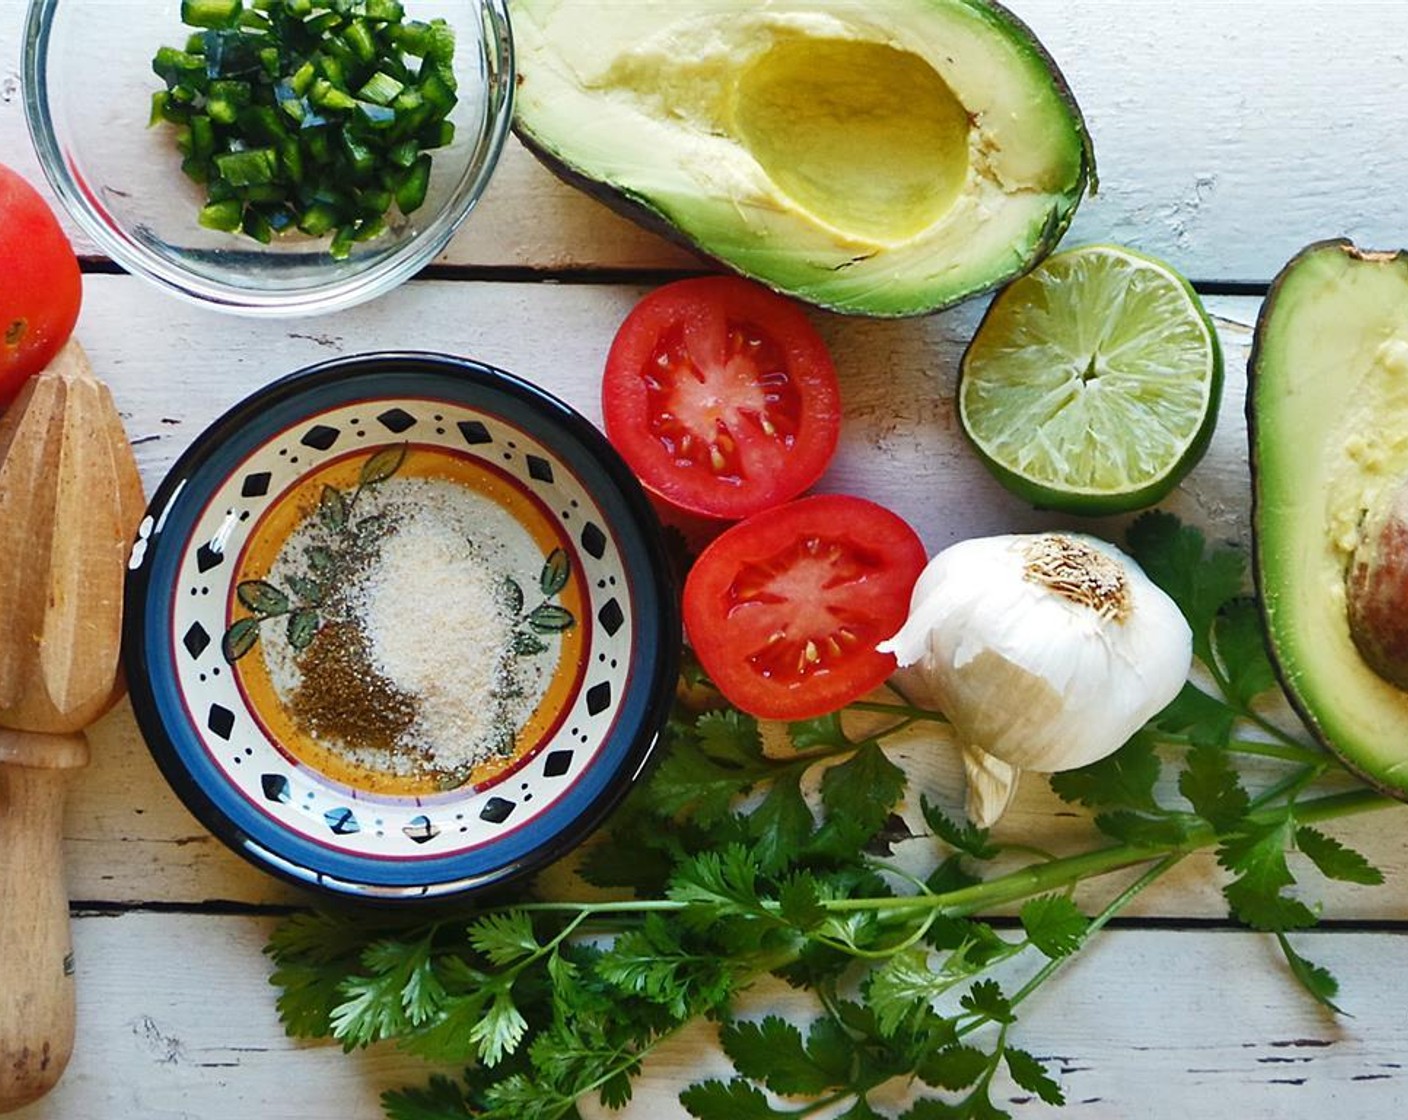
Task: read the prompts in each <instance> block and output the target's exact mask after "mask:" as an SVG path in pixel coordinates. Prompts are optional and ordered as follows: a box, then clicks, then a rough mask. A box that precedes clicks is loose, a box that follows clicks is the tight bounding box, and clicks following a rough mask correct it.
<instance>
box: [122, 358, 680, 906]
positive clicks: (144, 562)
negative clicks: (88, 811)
mask: <svg viewBox="0 0 1408 1120" xmlns="http://www.w3.org/2000/svg"><path fill="white" fill-rule="evenodd" d="M397 374H418V375H427V374H428V375H431V376H437V377H440V376H443V377H445V378H446V384H447V385H450V384H457V385H459V386H461V387H468V388H469V389H470V390H473V389H482V388H489V389H492V390H494V391H497V392H500V393H503V394H506V395H508V396H509V397H511V398H513V399H515V400H516V401H517V402H520V403H522V404H523V405H526V406H527V407H528V408H529V409H530V410H532V411H533V412H535V413H536V414H538V415H539V416H540V417H541V418H542V419H543V420H544V422H545V423H547V424H550V425H552V426H555V427H556V428H558V429H560V430H561V431H562V432H563V433H564V435H566V436H567V438H568V439H569V440H571V441H575V442H576V443H577V444H578V445H579V446H580V448H581V449H582V451H583V452H584V453H585V456H586V457H587V458H588V459H590V460H591V461H593V462H594V464H595V465H596V466H597V467H598V468H600V469H601V471H602V472H603V473H604V474H605V475H606V477H607V479H608V481H609V484H610V485H612V486H613V487H614V488H615V490H616V491H617V493H616V495H615V498H617V499H618V500H619V501H620V502H621V503H622V505H623V506H624V508H625V511H626V517H627V519H628V521H629V528H630V529H631V530H632V531H633V532H634V533H635V534H636V535H637V538H638V541H637V543H638V544H639V545H640V547H641V548H642V550H643V555H642V559H643V561H644V570H645V571H646V572H648V573H649V574H650V575H651V576H652V577H653V586H651V587H650V588H648V589H646V590H647V591H648V595H647V598H649V599H651V600H652V601H653V604H654V605H655V607H656V608H657V612H656V613H653V614H651V615H650V616H648V617H645V618H644V621H645V622H646V623H647V624H649V625H652V626H653V627H654V628H655V629H654V631H653V634H654V635H655V636H654V641H653V647H654V656H653V657H649V658H643V659H642V664H644V665H645V666H647V667H648V669H649V674H648V678H647V679H643V680H642V681H641V684H640V692H639V695H640V696H641V698H642V699H641V703H640V711H641V715H640V719H639V721H638V725H637V726H636V727H635V729H634V733H633V734H632V736H631V741H630V742H629V743H628V744H627V746H626V748H625V750H624V752H623V753H622V754H621V756H620V758H619V760H618V762H617V763H616V765H615V768H614V771H613V772H612V773H611V774H610V775H609V776H608V777H607V779H606V780H605V782H604V784H603V785H602V788H601V789H600V790H599V792H597V793H596V795H595V796H594V797H593V798H592V799H591V800H590V802H589V803H588V804H587V805H585V806H584V807H583V808H582V810H581V811H580V812H578V813H577V814H576V816H575V817H573V818H572V819H571V821H570V822H569V823H568V824H566V825H564V826H562V827H559V828H558V829H556V831H554V832H552V834H551V835H549V836H547V837H546V838H545V839H544V840H543V841H541V842H538V843H536V844H535V845H533V846H532V847H531V848H530V849H529V850H528V851H527V852H525V853H522V854H520V855H518V856H517V857H515V858H513V859H511V860H509V861H508V862H506V863H503V864H501V865H500V866H498V867H497V868H496V869H494V870H492V871H488V872H479V873H476V874H473V875H467V876H458V875H455V874H447V875H440V876H438V877H437V878H436V880H435V881H434V882H431V883H416V884H410V883H395V884H387V883H379V882H372V881H361V880H358V879H357V878H356V877H355V876H352V877H349V876H347V875H345V874H335V873H327V872H325V871H323V870H320V869H319V868H318V867H316V866H312V865H311V862H310V861H298V860H293V859H290V858H289V857H288V856H286V855H283V854H281V853H278V852H272V851H269V850H268V849H267V848H266V847H265V846H264V845H262V844H260V843H259V842H258V841H257V840H256V839H254V838H251V837H250V836H249V835H248V834H247V832H246V831H245V830H244V829H242V828H241V827H240V826H239V825H238V824H237V823H236V822H235V821H234V820H233V819H232V818H231V816H230V814H229V813H227V811H226V810H225V809H223V808H222V807H221V806H220V804H219V803H218V802H217V800H216V799H215V798H214V797H212V795H211V793H210V792H208V791H207V790H206V789H205V788H204V787H202V786H201V785H200V784H199V782H197V781H196V780H195V778H194V777H193V776H192V774H191V773H190V771H189V769H188V768H187V766H186V765H185V764H184V762H183V761H182V759H181V757H180V751H179V749H178V747H177V745H176V743H175V742H174V741H173V738H172V735H171V732H170V731H169V730H168V727H167V723H166V720H165V718H164V717H163V714H162V709H161V705H160V703H159V702H158V699H157V696H156V693H155V688H154V685H153V682H152V678H151V673H150V664H151V661H150V651H149V648H148V644H149V642H151V641H154V640H164V637H165V636H164V634H153V633H149V630H150V625H149V624H150V622H151V620H150V618H149V615H150V613H151V611H152V610H153V609H154V606H153V603H154V600H153V599H152V596H153V595H158V596H159V594H160V590H159V589H157V588H153V587H152V586H151V578H150V577H151V571H152V568H153V566H154V557H155V556H156V555H158V553H159V550H160V549H161V547H162V530H161V528H160V527H159V526H160V525H161V524H162V523H163V522H164V520H166V519H167V518H169V516H170V514H171V511H172V509H173V507H177V506H186V505H190V504H193V503H194V504H197V505H198V504H201V503H203V502H204V501H205V500H206V498H207V497H208V494H207V493H205V492H204V491H194V490H192V489H191V488H189V487H188V486H187V481H188V480H189V478H190V477H191V476H192V475H193V474H194V472H195V471H196V470H198V469H199V468H200V467H201V466H202V464H204V463H205V462H206V461H207V460H208V459H210V458H211V457H212V455H214V454H216V453H217V452H218V450H219V449H220V447H221V446H222V444H223V443H224V442H225V440H226V439H228V438H229V437H230V436H231V435H232V434H233V433H235V432H237V431H239V430H241V429H242V428H244V427H245V426H246V425H247V424H249V423H250V422H251V421H252V420H253V419H254V418H255V417H258V416H267V415H268V414H270V413H271V412H273V411H274V410H280V409H283V408H287V407H288V406H289V405H290V404H293V403H296V402H297V401H298V400H299V398H300V397H302V396H303V395H304V394H306V393H308V392H310V391H313V390H316V389H318V388H320V387H323V386H327V385H328V384H330V383H333V382H343V381H347V380H350V379H352V378H354V377H369V376H370V377H377V378H383V377H388V376H391V377H394V376H395V375H397ZM383 396H384V399H386V400H388V401H393V400H395V399H396V395H395V393H394V391H388V392H386V393H385V394H383ZM294 422H296V420H295V421H294ZM183 543H184V541H177V542H175V545H174V546H175V547H180V546H181V545H182V544H183ZM156 601H158V602H159V599H158V600H156ZM682 636H683V628H682V622H681V618H680V610H679V596H678V588H677V586H676V582H675V577H674V573H673V569H672V565H671V563H670V560H669V552H668V549H667V548H666V545H665V540H664V535H663V532H662V529H661V526H660V522H659V519H658V517H657V515H656V512H655V509H654V507H653V505H652V504H651V502H650V499H649V497H648V496H647V495H646V492H645V490H644V488H643V487H642V486H641V484H640V481H639V480H638V479H637V478H636V476H635V474H634V473H633V472H632V471H631V470H630V468H629V467H628V466H627V464H626V463H625V461H624V460H623V459H622V458H621V456H620V454H619V453H618V452H617V451H616V449H615V448H614V447H613V446H612V445H611V443H610V442H609V441H608V440H607V439H606V437H605V435H604V434H603V433H602V432H601V431H600V430H599V429H598V428H597V427H596V426H595V425H594V424H592V423H591V421H589V420H587V419H586V417H584V416H583V415H582V414H581V413H579V412H577V411H576V410H575V409H574V408H572V407H571V406H570V405H568V404H566V403H565V402H563V401H562V400H560V399H558V398H557V397H556V396H554V395H553V394H551V393H549V392H548V391H546V390H545V389H543V388H541V387H540V386H537V385H535V384H533V383H532V382H531V381H528V380H526V379H524V378H521V377H518V376H516V375H514V374H511V373H508V372H507V371H505V370H502V369H499V368H497V367H495V366H491V365H487V364H485V363H482V362H478V361H475V360H473V359H470V358H464V357H459V356H456V355H450V354H443V353H436V352H430V351H415V350H402V351H378V352H372V353H364V354H354V355H344V356H341V357H337V358H332V359H329V360H327V361H323V362H319V363H316V364H314V365H311V366H306V367H303V368H301V369H298V370H295V371H293V372H292V373H289V374H286V375H284V376H283V377H280V378H278V379H277V380H275V381H273V382H270V383H269V384H268V385H266V386H264V387H263V388H261V389H259V390H257V391H255V392H254V393H252V394H250V395H249V396H247V397H245V398H244V399H243V400H241V401H239V402H237V403H236V404H235V405H234V406H232V407H231V408H230V409H229V410H227V411H226V412H225V413H224V414H223V415H222V416H220V417H219V418H218V419H216V420H215V421H214V422H213V423H211V424H210V425H209V426H208V427H207V428H206V429H205V430H204V431H203V432H202V433H201V434H200V435H198V436H197V437H196V439H195V440H194V441H193V442H192V443H191V445H190V446H189V447H188V448H187V449H186V450H185V451H184V452H183V453H182V454H181V456H180V457H179V458H178V459H177V460H176V462H175V463H174V464H173V465H172V467H171V469H170V470H169V471H168V472H167V474H166V476H165V477H164V478H163V480H162V482H161V483H160V484H159V485H158V487H157V489H156V491H155V493H154V494H153V495H152V497H151V499H150V501H149V503H148V507H147V512H146V517H145V519H144V521H143V532H142V534H141V535H140V536H139V539H138V542H137V546H136V548H135V549H134V558H133V560H132V562H131V563H130V564H129V566H128V571H127V578H126V583H125V587H124V603H123V636H122V660H123V668H124V671H125V674H126V678H127V686H128V694H129V697H130V700H131V704H132V708H133V713H134V715H135V717H136V721H137V725H138V728H139V730H140V731H141V733H142V737H143V739H144V741H145V742H146V744H147V747H148V750H149V752H150V753H151V755H152V758H153V760H154V761H155V762H156V764H157V767H158V769H159V770H160V771H161V773H162V775H163V777H164V778H165V779H166V781H167V782H168V784H169V785H170V786H171V788H172V790H173V791H174V792H175V793H176V795H177V796H178V798H179V799H180V800H181V801H182V803H183V804H184V805H185V806H186V808H187V809H188V810H189V811H190V812H191V813H192V815H193V816H195V817H196V819H197V820H198V821H200V823H201V824H202V825H204V826H205V827H206V828H207V829H208V830H209V831H210V832H211V833H212V834H213V835H214V836H216V838H217V839H219V840H220V841H221V842H223V843H224V844H225V845H226V846H228V847H229V848H230V849H231V850H233V851H234V852H236V853H237V854H238V855H240V856H242V857H243V858H244V859H246V860H247V861H249V862H250V863H252V864H253V865H254V866H256V867H259V868H260V869H262V870H264V871H266V872H268V873H270V874H273V875H275V876H276V877H278V878H281V879H284V880H286V881H288V882H291V883H294V884H296V885H298V886H302V887H311V888H313V889H316V890H318V891H320V892H322V893H324V894H330V895H333V896H337V897H341V898H350V899H355V900H359V901H369V902H390V903H404V902H415V901H420V900H428V901H444V900H446V899H451V898H454V897H459V896H464V895H469V894H474V893H479V892H482V891H484V890H486V889H489V888H492V887H498V886H502V885H504V884H505V883H508V882H511V881H514V880H518V879H521V878H523V877H526V876H527V875H530V874H531V873H533V872H535V871H538V870H541V869H542V868H543V867H545V866H547V865H548V864H550V863H553V862H555V861H557V860H559V859H561V858H562V857H563V856H565V855H567V854H568V853H569V852H570V851H572V850H573V849H575V848H576V847H577V846H578V845H580V844H581V842H582V841H583V840H585V839H586V838H587V836H588V835H590V833H591V832H593V831H594V830H595V829H596V828H597V827H599V826H600V825H601V823H602V822H603V821H604V820H605V819H606V817H607V816H609V815H610V813H611V811H612V810H613V809H615V808H616V806H617V805H618V804H619V803H620V801H621V800H622V799H623V798H624V797H625V795H626V794H627V793H628V792H629V790H630V788H631V787H632V786H633V784H634V782H635V781H636V780H637V779H638V778H639V776H640V774H641V773H642V771H643V770H644V768H645V766H646V764H647V762H648V761H649V760H650V758H651V756H652V755H653V753H654V750H655V747H656V745H657V744H658V742H659V741H660V738H661V735H662V732H663V729H664V726H665V722H666V720H667V719H668V717H669V713H670V710H671V707H672V704H673V700H674V695H675V688H676V684H677V680H678V675H679V666H680V658H681V651H682ZM646 644H647V645H650V644H652V643H646ZM621 733H622V732H621V731H620V730H619V729H618V730H617V731H615V732H613V735H616V734H621ZM626 733H631V729H627V731H626ZM290 835H292V834H290ZM299 847H302V845H299ZM462 858H463V857H458V856H448V857H444V858H443V859H442V860H440V861H439V862H438V864H435V863H432V864H428V865H427V866H441V867H449V866H451V865H453V864H454V863H455V862H456V861H457V860H460V859H462ZM344 862H354V863H355V862H362V861H359V860H355V859H349V860H348V861H344ZM377 863H378V861H376V860H367V861H365V864H366V866H368V867H372V866H375V865H376V864H377Z"/></svg>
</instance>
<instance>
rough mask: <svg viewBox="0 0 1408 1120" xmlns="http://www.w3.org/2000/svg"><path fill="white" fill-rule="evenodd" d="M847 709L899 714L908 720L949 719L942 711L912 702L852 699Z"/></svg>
mask: <svg viewBox="0 0 1408 1120" xmlns="http://www.w3.org/2000/svg"><path fill="white" fill-rule="evenodd" d="M846 708H847V710H848V711H853V712H876V713H878V714H880V715H888V716H901V717H903V718H904V719H905V720H907V721H910V722H920V721H924V722H928V723H943V724H947V723H948V722H949V719H948V717H947V716H946V715H944V714H943V712H939V711H935V710H934V709H932V708H920V707H918V706H916V705H914V704H900V703H893V702H891V701H888V700H852V701H851V702H850V703H849V704H847V705H846Z"/></svg>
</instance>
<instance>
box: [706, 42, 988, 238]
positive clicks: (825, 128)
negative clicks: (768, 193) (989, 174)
mask: <svg viewBox="0 0 1408 1120" xmlns="http://www.w3.org/2000/svg"><path fill="white" fill-rule="evenodd" d="M733 124H734V127H735V128H736V130H737V133H738V136H739V139H740V140H741V141H742V143H743V146H744V147H745V148H746V149H747V150H748V151H749V152H750V154H751V155H752V156H753V158H754V159H756V160H757V161H758V164H759V166H760V167H761V168H762V169H763V171H764V172H765V173H766V174H767V176H768V177H769V178H770V179H771V180H772V181H773V182H774V183H775V184H776V186H777V187H778V189H779V190H780V191H782V192H783V193H785V194H786V195H787V196H788V197H790V198H791V199H792V200H793V202H795V203H796V204H797V206H799V207H801V208H803V209H805V210H807V211H809V212H810V213H811V214H813V215H814V216H815V217H816V218H817V219H818V220H820V221H823V222H825V223H826V224H828V225H830V226H832V227H834V228H835V229H837V230H840V231H842V232H844V233H847V234H850V235H852V236H854V237H858V238H863V239H867V240H874V241H878V242H882V243H883V242H896V241H902V240H904V239H906V238H910V237H913V236H915V235H916V234H918V233H920V232H922V231H923V230H925V229H927V228H928V227H929V226H931V225H933V224H934V223H935V222H936V221H938V220H939V219H940V218H941V217H943V215H944V214H945V213H946V212H947V211H948V209H949V208H950V207H951V206H952V205H953V203H954V201H955V200H956V199H957V198H958V195H959V192H960V191H961V189H962V187H963V181H964V179H965V178H966V176H967V174H968V140H969V135H968V134H969V130H970V122H969V118H968V112H967V110H965V109H964V107H963V105H962V103H961V102H960V101H959V100H958V98H957V97H956V96H955V95H954V93H953V91H952V90H951V89H950V88H949V87H948V84H947V83H946V82H945V81H944V80H943V78H942V77H940V76H939V75H938V74H937V73H936V72H935V71H934V69H933V67H931V66H930V65H929V64H928V63H926V62H925V61H924V60H923V59H921V58H919V57H918V56H916V55H914V54H910V53H908V52H905V51H901V50H897V49H896V48H894V47H892V46H889V45H887V44H884V43H871V42H861V41H851V40H842V39H807V38H799V39H790V40H789V39H784V40H780V41H778V42H777V43H775V44H774V45H773V46H772V47H771V48H770V49H768V50H767V51H766V52H765V53H763V54H762V55H760V56H759V57H758V58H757V59H756V60H755V61H754V62H753V63H752V65H751V66H749V67H748V68H747V69H746V70H744V71H743V72H742V74H741V75H740V76H739V79H738V83H737V86H736V88H735V91H734V100H733Z"/></svg>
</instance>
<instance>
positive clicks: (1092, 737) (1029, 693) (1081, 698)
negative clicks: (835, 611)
mask: <svg viewBox="0 0 1408 1120" xmlns="http://www.w3.org/2000/svg"><path fill="white" fill-rule="evenodd" d="M879 649H880V650H881V652H888V653H893V654H894V655H895V658H896V660H897V661H898V662H899V664H900V665H901V666H902V667H905V666H907V667H908V668H907V669H906V670H904V671H903V672H901V674H899V675H898V676H897V677H896V684H897V685H898V687H899V688H900V690H901V691H902V692H905V693H906V694H907V695H909V696H910V697H911V698H912V699H915V700H917V701H920V700H922V701H927V702H930V703H932V704H934V705H935V706H937V707H938V708H939V710H940V711H942V712H943V713H944V714H945V715H946V716H947V717H948V719H949V720H950V722H951V723H952V724H953V728H954V732H955V734H956V735H957V737H958V739H959V742H960V743H962V744H963V746H964V749H965V757H964V763H965V768H966V770H967V774H968V782H969V799H968V813H969V816H970V817H972V818H973V819H974V821H975V822H976V823H978V824H980V825H988V824H991V823H992V822H993V821H995V820H996V819H997V817H998V816H999V815H1001V813H1002V811H1003V809H1005V808H1006V805H1007V802H1008V801H1009V800H1010V797H1011V794H1012V791H1013V789H1014V788H1015V784H1016V780H1017V776H1018V772H1019V771H1021V770H1037V771H1043V772H1052V771H1057V770H1071V769H1074V768H1076V767H1078V766H1084V765H1086V764H1088V763H1091V762H1094V761H1096V760H1097V759H1100V758H1104V757H1105V756H1106V755H1108V754H1111V753H1112V752H1114V751H1115V750H1117V749H1118V748H1119V747H1120V746H1122V745H1123V744H1124V743H1125V742H1126V740H1128V739H1129V737H1130V736H1131V735H1133V734H1134V732H1135V731H1137V730H1138V729H1139V728H1140V727H1141V726H1143V724H1144V722H1145V721H1146V720H1148V719H1149V718H1150V717H1151V716H1153V715H1154V714H1155V713H1156V712H1158V711H1159V709H1161V708H1162V707H1164V705H1166V704H1167V703H1168V702H1169V701H1170V700H1172V699H1173V698H1174V697H1175V696H1176V695H1177V694H1178V692H1179V690H1180V689H1181V688H1182V686H1183V682H1184V681H1185V680H1186V679H1187V677H1188V670H1189V667H1190V666H1191V664H1192V654H1193V639H1192V632H1191V631H1190V630H1189V628H1188V623H1187V622H1186V621H1185V620H1184V618H1183V615H1182V613H1181V612H1180V611H1179V609H1178V607H1177V606H1176V605H1175V604H1174V602H1173V600H1171V599H1170V598H1169V597H1168V596H1167V595H1165V594H1164V592H1163V591H1162V590H1160V589H1159V588H1158V587H1157V586H1155V584H1154V583H1153V582H1151V581H1150V580H1149V578H1148V577H1147V576H1146V575H1145V574H1144V573H1143V571H1141V570H1140V569H1139V567H1138V565H1136V564H1135V563H1134V561H1133V560H1131V559H1130V558H1129V557H1127V556H1125V555H1124V553H1122V552H1121V551H1120V550H1119V549H1117V548H1115V547H1114V546H1113V545H1110V544H1107V543H1105V542H1104V541H1101V540H1097V539H1096V538H1094V537H1090V536H1086V535H1084V534H1079V533H1038V534H1032V535H1009V536H998V537H983V538H978V539H975V540H968V541H963V542H961V543H959V544H956V545H953V546H951V547H950V548H946V549H944V550H943V551H942V552H940V553H939V554H938V555H937V556H935V557H934V558H933V559H932V560H931V561H930V562H929V565H928V567H926V568H925V569H924V571H923V573H922V574H921V575H920V577H919V580H918V582H917V583H916V584H915V586H914V592H913V594H912V596H911V599H910V613H909V618H908V619H907V620H906V622H905V624H904V626H903V627H902V628H901V629H900V631H899V632H898V633H897V634H895V635H894V637H892V638H890V639H889V640H887V641H885V642H882V643H880V646H879Z"/></svg>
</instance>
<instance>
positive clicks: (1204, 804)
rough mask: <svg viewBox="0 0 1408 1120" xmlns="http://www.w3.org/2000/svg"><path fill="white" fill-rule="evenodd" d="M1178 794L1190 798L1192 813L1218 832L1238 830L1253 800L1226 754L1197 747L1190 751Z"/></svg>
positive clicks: (1179, 778) (1212, 749)
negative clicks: (1239, 823)
mask: <svg viewBox="0 0 1408 1120" xmlns="http://www.w3.org/2000/svg"><path fill="white" fill-rule="evenodd" d="M1178 792H1179V793H1181V794H1183V796H1184V797H1186V798H1187V799H1188V801H1189V803H1190V804H1191V805H1192V806H1193V812H1195V813H1197V814H1198V816H1200V817H1202V818H1203V820H1205V821H1207V822H1208V823H1209V824H1210V825H1212V826H1213V827H1214V828H1215V829H1217V830H1218V831H1219V832H1226V831H1228V830H1230V829H1232V828H1233V827H1235V826H1236V824H1237V822H1238V821H1240V820H1241V819H1242V818H1243V817H1245V816H1246V815H1247V813H1248V811H1250V809H1251V797H1250V796H1249V795H1248V794H1247V791H1246V790H1245V789H1244V788H1243V786H1242V782H1241V779H1240V778H1238V776H1237V771H1236V770H1234V769H1233V768H1232V765H1231V762H1230V761H1229V760H1228V757H1227V752H1226V751H1224V750H1221V749H1220V748H1218V747H1212V746H1208V747H1194V748H1193V749H1192V750H1190V751H1189V752H1188V755H1187V757H1186V758H1185V759H1184V770H1183V773H1181V774H1179V776H1178Z"/></svg>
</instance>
